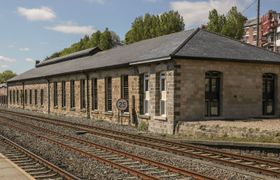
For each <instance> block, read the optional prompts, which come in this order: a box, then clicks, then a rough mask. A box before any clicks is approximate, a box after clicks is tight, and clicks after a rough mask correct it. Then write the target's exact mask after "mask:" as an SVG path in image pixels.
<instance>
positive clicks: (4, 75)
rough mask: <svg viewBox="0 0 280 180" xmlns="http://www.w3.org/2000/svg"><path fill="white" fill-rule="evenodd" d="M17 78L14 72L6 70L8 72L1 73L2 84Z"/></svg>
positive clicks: (0, 81) (0, 80)
mask: <svg viewBox="0 0 280 180" xmlns="http://www.w3.org/2000/svg"><path fill="white" fill-rule="evenodd" d="M15 76H16V74H15V73H14V72H13V71H11V70H6V71H4V72H2V73H0V83H4V82H7V80H9V79H11V78H13V77H15Z"/></svg>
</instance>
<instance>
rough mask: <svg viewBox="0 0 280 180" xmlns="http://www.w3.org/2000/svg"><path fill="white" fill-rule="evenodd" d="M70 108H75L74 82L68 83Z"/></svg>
mask: <svg viewBox="0 0 280 180" xmlns="http://www.w3.org/2000/svg"><path fill="white" fill-rule="evenodd" d="M70 107H71V108H74V107H75V81H74V80H71V81H70Z"/></svg>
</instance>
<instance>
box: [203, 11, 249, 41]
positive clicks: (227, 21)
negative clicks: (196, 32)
mask: <svg viewBox="0 0 280 180" xmlns="http://www.w3.org/2000/svg"><path fill="white" fill-rule="evenodd" d="M208 19H209V22H208V24H207V30H208V31H211V32H216V33H218V34H221V35H225V36H228V37H231V38H234V39H237V40H240V39H241V38H242V36H243V33H244V29H243V26H244V23H245V22H246V20H247V18H246V17H245V16H243V15H242V14H241V13H240V12H238V10H237V7H232V8H231V10H230V11H229V12H228V13H227V15H226V16H224V15H219V14H218V12H217V10H216V9H213V10H212V11H210V12H209V17H208Z"/></svg>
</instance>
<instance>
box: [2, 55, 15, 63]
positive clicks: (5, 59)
mask: <svg viewBox="0 0 280 180" xmlns="http://www.w3.org/2000/svg"><path fill="white" fill-rule="evenodd" d="M0 61H2V62H15V61H16V60H15V59H13V58H10V57H5V56H0Z"/></svg>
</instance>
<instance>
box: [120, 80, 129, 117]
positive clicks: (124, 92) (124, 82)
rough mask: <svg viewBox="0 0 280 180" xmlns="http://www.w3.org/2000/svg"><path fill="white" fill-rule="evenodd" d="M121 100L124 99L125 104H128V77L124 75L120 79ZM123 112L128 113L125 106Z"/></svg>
mask: <svg viewBox="0 0 280 180" xmlns="http://www.w3.org/2000/svg"><path fill="white" fill-rule="evenodd" d="M121 98H122V99H125V100H126V101H127V103H128V102H129V89H128V75H124V76H122V77H121ZM124 111H125V112H128V111H129V107H128V106H127V108H126V110H124Z"/></svg>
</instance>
